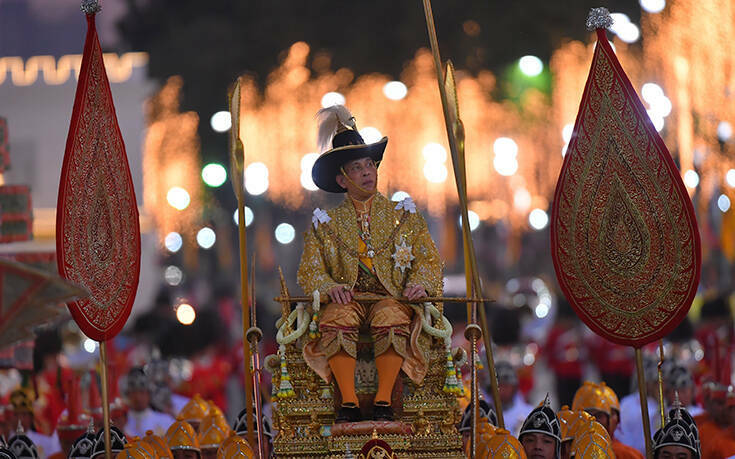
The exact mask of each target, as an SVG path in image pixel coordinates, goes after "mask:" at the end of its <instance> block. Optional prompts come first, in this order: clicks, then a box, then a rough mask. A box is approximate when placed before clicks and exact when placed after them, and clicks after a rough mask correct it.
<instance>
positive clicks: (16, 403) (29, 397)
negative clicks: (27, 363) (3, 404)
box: [8, 387, 61, 459]
mask: <svg viewBox="0 0 735 459" xmlns="http://www.w3.org/2000/svg"><path fill="white" fill-rule="evenodd" d="M33 399H34V395H33V391H32V390H31V389H29V388H26V387H21V388H19V389H16V390H14V391H13V392H11V393H10V404H11V405H12V410H13V415H14V423H13V424H12V425H11V427H12V428H16V427H20V433H22V434H23V437H24V438H28V439H29V440H30V441H31V442H32V443H33V444H34V445H35V448H36V449H37V451H38V455H39V457H40V458H41V459H45V458H46V457H48V456H50V455H52V454H55V453H57V452H59V451H61V444H60V443H59V437H58V436H57V435H56V432H54V433H53V434H51V435H50V436H49V435H44V434H42V433H40V432H38V431H37V430H36V427H35V423H34V414H33ZM11 441H12V440H11V439H8V444H10V442H11ZM11 449H12V448H11Z"/></svg>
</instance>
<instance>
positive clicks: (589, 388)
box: [572, 381, 612, 416]
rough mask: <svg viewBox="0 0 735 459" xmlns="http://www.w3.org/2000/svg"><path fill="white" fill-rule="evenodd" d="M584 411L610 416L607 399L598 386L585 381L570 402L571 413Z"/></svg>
mask: <svg viewBox="0 0 735 459" xmlns="http://www.w3.org/2000/svg"><path fill="white" fill-rule="evenodd" d="M586 410H598V411H602V412H603V413H607V414H608V416H609V415H610V414H612V413H611V411H610V402H609V400H608V398H607V397H605V396H604V395H603V391H602V389H601V388H600V386H598V385H597V384H595V383H593V382H591V381H585V382H584V384H582V387H580V388H579V389H577V392H576V393H575V394H574V400H572V411H586Z"/></svg>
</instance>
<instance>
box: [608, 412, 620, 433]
mask: <svg viewBox="0 0 735 459" xmlns="http://www.w3.org/2000/svg"><path fill="white" fill-rule="evenodd" d="M618 424H620V413H619V412H618V410H615V409H613V410H612V415H610V425H609V426H608V429H607V433H609V434H610V438H612V436H613V432H615V429H617V428H618Z"/></svg>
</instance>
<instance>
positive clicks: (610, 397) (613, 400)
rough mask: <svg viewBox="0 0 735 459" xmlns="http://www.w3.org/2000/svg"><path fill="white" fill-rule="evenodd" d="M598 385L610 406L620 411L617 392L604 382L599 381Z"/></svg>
mask: <svg viewBox="0 0 735 459" xmlns="http://www.w3.org/2000/svg"><path fill="white" fill-rule="evenodd" d="M599 387H600V391H601V392H602V396H603V397H604V398H605V399H606V400H607V403H608V405H610V408H612V409H613V410H616V411H617V412H618V413H620V400H618V394H616V393H615V391H614V390H612V388H611V387H610V386H608V385H607V384H605V383H604V382H601V383H600V385H599Z"/></svg>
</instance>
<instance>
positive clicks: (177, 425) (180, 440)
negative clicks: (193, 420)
mask: <svg viewBox="0 0 735 459" xmlns="http://www.w3.org/2000/svg"><path fill="white" fill-rule="evenodd" d="M166 444H167V445H168V449H170V450H171V451H174V450H177V449H189V450H192V451H196V452H200V451H199V440H198V439H197V434H196V432H194V428H193V427H192V426H191V424H189V423H188V422H186V421H176V422H174V423H173V424H171V427H169V428H168V431H167V432H166Z"/></svg>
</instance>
